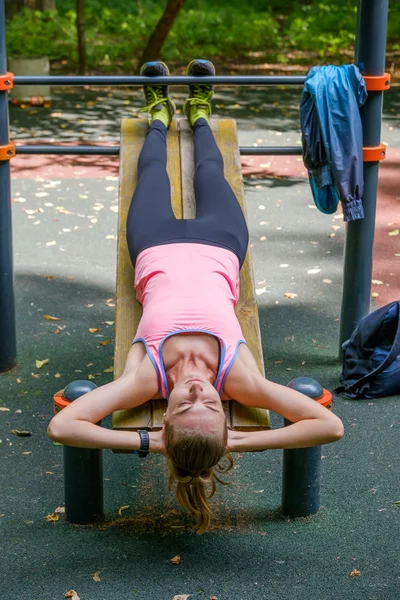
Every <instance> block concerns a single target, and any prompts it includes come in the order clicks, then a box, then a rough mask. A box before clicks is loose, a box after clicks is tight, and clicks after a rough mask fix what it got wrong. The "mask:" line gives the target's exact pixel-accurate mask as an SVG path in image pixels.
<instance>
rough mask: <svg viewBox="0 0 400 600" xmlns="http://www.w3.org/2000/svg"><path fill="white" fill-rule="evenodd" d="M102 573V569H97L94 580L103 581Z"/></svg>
mask: <svg viewBox="0 0 400 600" xmlns="http://www.w3.org/2000/svg"><path fill="white" fill-rule="evenodd" d="M100 573H101V571H96V573H95V574H94V575H93V581H101V579H100Z"/></svg>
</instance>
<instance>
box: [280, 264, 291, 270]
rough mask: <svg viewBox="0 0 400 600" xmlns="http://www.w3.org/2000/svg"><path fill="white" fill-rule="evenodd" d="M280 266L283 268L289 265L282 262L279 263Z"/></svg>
mask: <svg viewBox="0 0 400 600" xmlns="http://www.w3.org/2000/svg"><path fill="white" fill-rule="evenodd" d="M279 266H280V267H282V268H283V269H285V268H286V267H288V266H289V265H288V264H287V263H282V264H281V265H279Z"/></svg>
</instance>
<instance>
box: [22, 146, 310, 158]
mask: <svg viewBox="0 0 400 600" xmlns="http://www.w3.org/2000/svg"><path fill="white" fill-rule="evenodd" d="M239 150H240V154H243V155H246V156H267V155H271V156H278V155H280V156H282V155H284V156H301V155H302V148H301V147H300V146H299V147H297V146H254V147H252V146H240V148H239ZM17 154H78V155H111V156H118V155H119V146H53V145H48V146H47V145H33V144H32V146H17Z"/></svg>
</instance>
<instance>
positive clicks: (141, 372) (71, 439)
mask: <svg viewBox="0 0 400 600" xmlns="http://www.w3.org/2000/svg"><path fill="white" fill-rule="evenodd" d="M156 392H157V376H156V373H155V371H154V367H153V366H152V365H151V363H150V361H149V360H146V357H145V359H144V360H143V361H142V362H141V364H140V366H139V367H137V368H134V369H131V370H125V371H124V373H123V375H122V376H121V377H119V378H118V379H116V380H115V381H113V382H111V383H107V384H106V385H103V386H102V387H99V388H97V389H95V390H92V391H91V392H88V393H87V394H85V395H84V396H82V397H81V398H78V399H77V400H74V401H73V402H71V404H70V405H69V406H67V407H66V408H64V409H63V410H62V411H61V412H59V413H58V414H57V415H56V416H55V417H54V418H53V419H52V420H51V422H50V424H49V427H48V435H49V437H50V438H51V439H52V440H54V441H57V442H60V443H62V444H65V445H67V446H77V447H80V448H112V449H116V450H138V449H139V447H140V438H139V434H138V433H136V432H131V431H113V430H110V429H106V428H104V427H100V426H98V425H96V423H98V422H99V421H101V419H103V418H104V417H105V416H107V415H109V414H110V413H112V412H113V411H114V410H121V409H127V408H135V407H136V406H139V405H140V404H143V403H144V402H147V400H149V398H152V397H153V396H154V395H155V394H156ZM152 437H153V444H152ZM158 437H159V436H158ZM158 437H157V436H152V435H150V450H151V451H152V452H153V451H154V452H158V451H160V449H161V444H160V440H159V439H158Z"/></svg>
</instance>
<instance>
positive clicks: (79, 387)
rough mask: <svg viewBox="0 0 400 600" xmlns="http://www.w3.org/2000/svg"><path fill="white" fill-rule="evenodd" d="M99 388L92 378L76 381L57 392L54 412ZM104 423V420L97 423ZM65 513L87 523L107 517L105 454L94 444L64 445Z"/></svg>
mask: <svg viewBox="0 0 400 600" xmlns="http://www.w3.org/2000/svg"><path fill="white" fill-rule="evenodd" d="M95 388H97V385H96V384H95V383H93V382H92V381H84V380H78V381H72V382H71V383H69V384H68V385H67V387H66V388H65V389H64V390H61V391H59V392H57V394H55V396H54V412H56V413H57V412H59V411H60V410H62V409H63V408H65V407H66V406H68V404H70V403H71V402H73V401H74V400H76V399H77V398H80V397H81V396H83V394H87V393H88V392H90V391H91V390H94V389H95ZM97 424H98V425H101V421H100V422H99V423H97ZM64 496H65V516H66V518H67V520H68V521H70V522H71V523H76V524H79V525H85V524H87V523H93V522H95V521H101V520H103V518H104V512H103V457H102V451H101V450H96V449H93V448H74V447H72V446H64Z"/></svg>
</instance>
